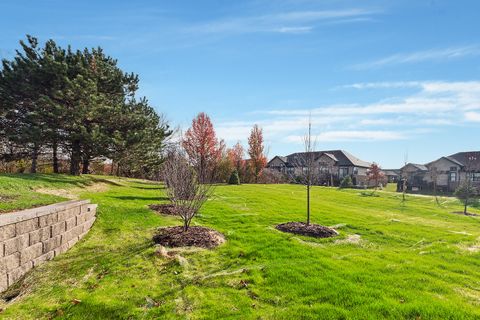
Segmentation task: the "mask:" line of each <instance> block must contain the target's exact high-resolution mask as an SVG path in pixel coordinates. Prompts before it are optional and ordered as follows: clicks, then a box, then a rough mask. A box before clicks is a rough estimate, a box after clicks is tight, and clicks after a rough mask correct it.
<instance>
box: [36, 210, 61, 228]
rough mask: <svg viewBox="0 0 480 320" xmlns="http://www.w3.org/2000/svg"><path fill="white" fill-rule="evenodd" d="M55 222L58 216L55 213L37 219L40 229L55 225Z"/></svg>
mask: <svg viewBox="0 0 480 320" xmlns="http://www.w3.org/2000/svg"><path fill="white" fill-rule="evenodd" d="M57 222H58V214H57V213H56V212H54V213H50V214H47V215H44V216H41V217H39V218H38V223H39V225H40V228H43V227H46V226H51V225H52V224H55V223H57Z"/></svg>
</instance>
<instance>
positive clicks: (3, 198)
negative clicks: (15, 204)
mask: <svg viewBox="0 0 480 320" xmlns="http://www.w3.org/2000/svg"><path fill="white" fill-rule="evenodd" d="M17 198H18V195H10V194H1V193H0V202H12V201H14V200H15V199H17Z"/></svg>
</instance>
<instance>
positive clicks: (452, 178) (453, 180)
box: [450, 172, 457, 182]
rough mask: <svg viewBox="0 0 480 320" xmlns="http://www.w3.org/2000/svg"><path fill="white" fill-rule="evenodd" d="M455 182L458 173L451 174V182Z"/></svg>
mask: <svg viewBox="0 0 480 320" xmlns="http://www.w3.org/2000/svg"><path fill="white" fill-rule="evenodd" d="M455 181H457V173H456V172H450V182H455Z"/></svg>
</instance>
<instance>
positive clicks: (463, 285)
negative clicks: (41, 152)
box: [0, 176, 480, 319]
mask: <svg viewBox="0 0 480 320" xmlns="http://www.w3.org/2000/svg"><path fill="white" fill-rule="evenodd" d="M19 177H21V176H19ZM46 177H47V178H48V179H49V180H50V182H48V183H49V184H50V183H51V185H52V186H53V185H55V184H56V182H54V180H56V179H57V177H55V176H46ZM58 179H59V180H70V179H71V181H77V179H98V178H95V177H82V178H71V177H65V176H59V177H58ZM4 181H6V182H7V183H10V184H11V185H14V184H15V183H16V181H18V183H19V185H22V186H26V187H28V185H29V184H30V183H32V184H35V183H37V180H36V179H33V178H31V179H30V180H29V181H26V180H24V179H16V177H13V176H9V177H1V176H0V186H1V185H3V184H4ZM64 182H65V181H64ZM62 183H63V182H62ZM75 183H76V182H75ZM120 184H121V185H120ZM60 187H62V188H63V187H64V186H60ZM360 192H361V190H338V189H329V188H322V187H315V188H313V192H312V219H313V222H315V223H320V224H324V225H330V226H331V225H339V228H338V231H339V232H340V236H339V237H338V239H311V238H306V237H301V236H294V235H291V234H284V233H281V232H279V231H277V230H275V229H274V226H275V225H276V224H278V223H282V222H287V221H299V220H303V219H304V218H305V217H304V215H305V214H304V211H305V193H304V190H303V189H302V187H301V186H297V185H241V186H219V187H217V189H216V192H215V196H214V197H213V198H212V199H211V200H210V201H208V202H207V204H206V205H205V206H204V208H203V209H202V210H201V215H200V216H199V217H198V218H196V219H195V220H194V223H195V224H198V225H204V226H209V227H212V228H215V229H216V230H218V231H220V232H222V233H224V234H225V235H226V237H227V243H225V244H224V245H222V246H220V247H218V248H217V249H215V250H199V249H198V250H180V251H178V254H180V255H181V256H182V257H184V258H185V259H186V261H187V264H185V263H179V261H180V260H178V259H177V260H176V259H167V258H163V257H157V256H156V255H155V254H154V252H155V248H154V247H153V245H152V243H151V240H150V239H151V236H152V234H153V233H154V231H155V228H156V227H158V226H167V225H178V224H179V223H180V221H179V220H178V219H176V218H174V217H166V216H159V215H156V214H154V213H153V212H151V211H150V210H149V209H148V208H147V205H148V204H152V203H158V202H159V201H166V200H165V199H164V198H163V196H164V190H163V187H162V186H161V185H158V184H151V183H146V182H143V181H138V180H128V179H121V180H115V184H111V185H110V189H109V190H108V191H106V192H92V193H88V192H85V193H82V194H81V197H82V198H89V199H91V200H92V202H93V203H98V204H99V210H98V219H97V221H96V223H95V224H94V227H93V228H92V230H91V231H90V232H89V234H88V235H87V236H86V237H85V238H84V239H83V240H82V241H80V242H79V243H78V244H77V245H75V247H73V248H72V249H70V250H69V251H68V252H67V253H65V254H63V255H61V256H59V257H57V258H55V259H54V260H53V261H50V262H48V263H46V264H44V265H42V266H40V267H39V268H36V269H34V270H33V271H32V272H31V273H30V274H29V275H28V276H27V277H26V279H25V281H24V284H23V287H24V289H23V290H24V294H23V295H21V296H19V297H18V298H16V299H15V300H14V301H13V302H10V303H8V304H6V305H5V306H3V307H4V308H5V307H6V309H5V310H4V311H3V312H2V314H1V315H2V316H3V317H4V318H6V319H39V318H40V319H41V318H56V317H58V318H60V319H63V318H64V319H159V318H160V319H185V318H188V319H224V318H232V319H379V318H388V319H479V318H480V310H479V309H480V308H479V305H480V259H479V258H480V253H479V252H470V251H468V250H467V248H469V247H473V246H475V245H477V246H480V229H479V226H480V225H479V219H478V218H477V217H468V216H461V215H454V214H451V212H452V211H458V210H460V209H461V206H460V204H459V203H458V202H457V201H456V200H455V199H453V198H442V199H441V206H438V205H436V204H435V201H434V199H433V198H431V197H416V196H410V195H409V196H407V201H406V203H404V204H402V202H401V195H398V194H396V193H391V192H385V191H381V192H378V194H379V197H365V196H361V195H360ZM12 206H13V204H11V206H10V207H12ZM19 206H20V205H19ZM21 206H23V205H21ZM472 211H474V212H477V213H480V212H479V211H478V209H474V210H472ZM353 235H359V236H360V241H359V242H358V243H355V242H354V243H351V242H348V241H347V240H348V239H355V238H354V237H352V236H353ZM357 239H358V237H357ZM337 240H341V241H340V242H339V241H337ZM73 299H79V300H81V302H80V303H78V304H75V303H72V300H73ZM0 307H2V306H0Z"/></svg>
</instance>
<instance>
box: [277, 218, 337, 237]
mask: <svg viewBox="0 0 480 320" xmlns="http://www.w3.org/2000/svg"><path fill="white" fill-rule="evenodd" d="M275 228H276V229H277V230H280V231H283V232H288V233H293V234H300V235H303V236H308V237H315V238H330V237H335V236H337V235H338V232H337V231H335V230H334V229H332V228H329V227H325V226H321V225H319V224H310V225H307V224H306V223H304V222H287V223H282V224H279V225H277V226H276V227H275Z"/></svg>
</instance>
